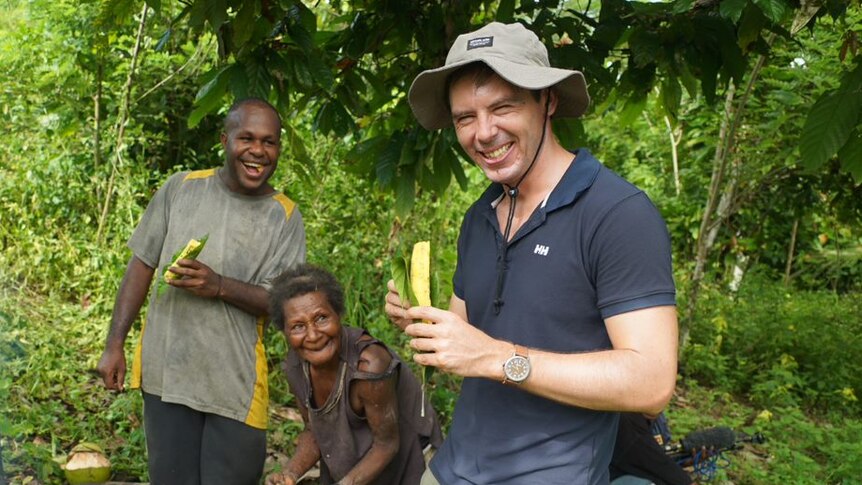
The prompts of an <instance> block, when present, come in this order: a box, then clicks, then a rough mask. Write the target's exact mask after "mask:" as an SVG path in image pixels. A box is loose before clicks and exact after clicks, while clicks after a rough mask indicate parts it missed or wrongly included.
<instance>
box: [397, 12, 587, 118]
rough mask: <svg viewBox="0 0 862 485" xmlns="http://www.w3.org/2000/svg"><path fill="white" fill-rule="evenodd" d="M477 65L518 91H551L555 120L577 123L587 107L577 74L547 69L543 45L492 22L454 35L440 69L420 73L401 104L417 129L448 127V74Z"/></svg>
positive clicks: (581, 77) (528, 33)
mask: <svg viewBox="0 0 862 485" xmlns="http://www.w3.org/2000/svg"><path fill="white" fill-rule="evenodd" d="M477 61H479V62H484V63H485V64H487V65H488V67H490V68H491V69H493V70H494V72H496V73H497V74H498V75H499V76H500V77H502V78H503V79H505V80H506V81H508V82H510V83H511V84H513V85H515V86H519V87H522V88H524V89H529V90H535V89H544V88H547V87H550V86H555V91H556V93H557V95H558V96H559V102H558V103H557V111H556V113H555V115H554V116H556V117H562V118H566V117H568V118H575V117H578V116H580V115H582V114H584V111H586V110H587V106H589V104H590V95H589V94H588V93H587V83H586V81H585V80H584V75H583V73H581V72H580V71H572V70H568V69H557V68H554V67H551V63H550V62H549V61H548V50H547V49H546V48H545V45H544V44H542V42H541V41H540V40H539V38H538V37H537V36H536V34H534V33H533V32H532V31H530V30H527V28H526V27H524V26H523V25H521V24H519V23H513V24H502V23H499V22H493V23H490V24H488V25H486V26H484V27H482V28H481V29H479V30H476V31H474V32H470V33H468V34H461V35H459V36H458V38H457V39H455V43H454V44H452V48H450V49H449V55H448V56H446V65H444V66H443V67H438V68H436V69H429V70H427V71H423V72H421V73H420V74H419V75H418V76H416V79H414V80H413V84H412V85H411V86H410V92H409V93H408V96H407V99H408V100H409V102H410V108H411V109H412V110H413V114H414V115H415V116H416V119H417V120H419V123H420V124H421V125H422V126H424V127H425V128H426V129H428V130H436V129H440V128H445V127H447V126H451V124H452V116H451V114H450V112H449V102H448V96H449V93H447V92H446V87H447V86H446V80H447V78H448V77H449V74H451V73H452V72H453V71H454V70H456V69H458V68H459V67H461V66H464V65H467V64H470V63H472V62H477Z"/></svg>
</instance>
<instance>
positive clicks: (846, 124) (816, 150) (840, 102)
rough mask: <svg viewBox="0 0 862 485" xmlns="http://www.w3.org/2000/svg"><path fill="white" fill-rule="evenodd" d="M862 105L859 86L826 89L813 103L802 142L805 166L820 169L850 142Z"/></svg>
mask: <svg viewBox="0 0 862 485" xmlns="http://www.w3.org/2000/svg"><path fill="white" fill-rule="evenodd" d="M860 108H862V91H860V90H858V89H856V90H847V89H839V90H837V91H831V92H827V93H825V94H824V95H823V96H821V97H820V99H818V100H817V102H815V103H814V106H813V107H812V108H811V112H809V113H808V118H806V120H805V126H804V128H803V129H802V138H801V140H800V142H799V151H800V153H801V155H802V160H801V163H802V165H803V166H804V167H805V168H807V169H809V170H814V169H816V168H819V167H820V166H821V165H823V164H824V163H826V161H827V160H829V159H830V158H831V157H832V156H833V155H835V153H836V152H837V151H838V149H839V148H841V147H842V146H843V145H844V144H845V143H846V142H847V140H848V139H849V137H850V133H851V132H852V131H853V128H854V127H855V126H856V123H857V120H858V119H859V110H860Z"/></svg>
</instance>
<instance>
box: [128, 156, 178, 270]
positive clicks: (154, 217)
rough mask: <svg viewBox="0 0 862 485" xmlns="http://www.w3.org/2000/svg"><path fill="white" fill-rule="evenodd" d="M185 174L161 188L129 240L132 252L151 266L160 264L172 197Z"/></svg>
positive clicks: (174, 178) (169, 180)
mask: <svg viewBox="0 0 862 485" xmlns="http://www.w3.org/2000/svg"><path fill="white" fill-rule="evenodd" d="M184 176H185V173H179V174H175V175H173V176H171V177H170V178H169V179H168V181H167V182H165V184H164V185H162V186H161V187H160V188H159V190H158V191H157V192H156V194H155V195H154V196H153V198H152V199H151V200H150V203H149V204H148V205H147V209H146V211H144V215H143V216H142V217H141V221H140V222H139V223H138V226H137V227H136V228H135V231H134V232H133V233H132V236H131V237H130V238H129V241H128V242H127V246H128V247H129V249H131V250H132V253H134V255H135V256H136V257H137V258H138V259H140V260H141V261H143V262H144V264H146V265H147V266H149V267H151V268H158V266H159V258H160V257H161V254H162V246H163V245H164V243H165V236H166V235H167V233H168V224H169V222H170V209H171V207H170V206H171V204H170V203H171V198H172V196H173V194H174V193H175V192H176V190H177V189H178V188H179V185H180V183H181V182H182V180H183V177H184Z"/></svg>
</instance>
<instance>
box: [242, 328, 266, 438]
mask: <svg viewBox="0 0 862 485" xmlns="http://www.w3.org/2000/svg"><path fill="white" fill-rule="evenodd" d="M265 323H266V320H265V319H264V318H263V317H260V318H258V319H257V344H256V345H255V346H254V354H255V359H254V360H255V365H254V367H255V372H256V373H257V379H255V382H254V394H253V395H252V397H251V406H249V409H248V415H247V416H246V417H245V424H247V425H249V426H251V427H253V428H258V429H266V425H267V421H268V418H269V414H268V412H269V380H268V374H269V367H268V366H267V365H266V349H265V348H264V345H263V328H264V324H265Z"/></svg>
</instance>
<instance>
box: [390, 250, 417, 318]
mask: <svg viewBox="0 0 862 485" xmlns="http://www.w3.org/2000/svg"><path fill="white" fill-rule="evenodd" d="M389 269H390V272H391V274H392V281H393V282H395V289H396V290H397V291H398V295H399V296H400V297H401V301H402V302H404V301H405V298H406V300H407V303H409V304H410V305H415V304H416V303H415V302H416V297H415V296H414V295H413V290H411V289H410V258H408V257H407V256H405V255H404V253H403V252H400V253H399V254H398V255H396V256H394V257H393V258H392V261H391V262H390V264H389ZM405 295H406V296H405Z"/></svg>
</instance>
